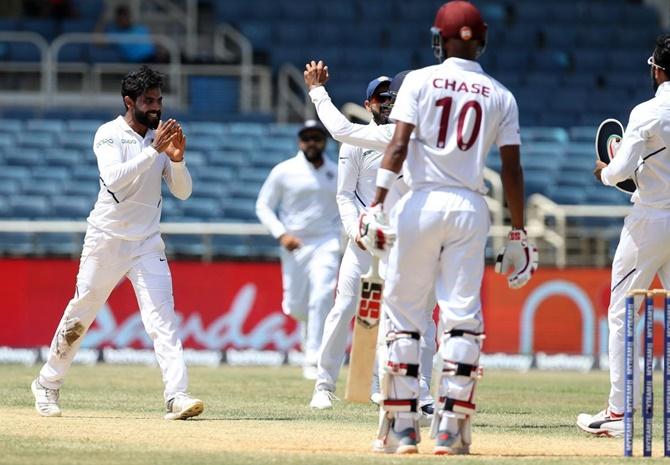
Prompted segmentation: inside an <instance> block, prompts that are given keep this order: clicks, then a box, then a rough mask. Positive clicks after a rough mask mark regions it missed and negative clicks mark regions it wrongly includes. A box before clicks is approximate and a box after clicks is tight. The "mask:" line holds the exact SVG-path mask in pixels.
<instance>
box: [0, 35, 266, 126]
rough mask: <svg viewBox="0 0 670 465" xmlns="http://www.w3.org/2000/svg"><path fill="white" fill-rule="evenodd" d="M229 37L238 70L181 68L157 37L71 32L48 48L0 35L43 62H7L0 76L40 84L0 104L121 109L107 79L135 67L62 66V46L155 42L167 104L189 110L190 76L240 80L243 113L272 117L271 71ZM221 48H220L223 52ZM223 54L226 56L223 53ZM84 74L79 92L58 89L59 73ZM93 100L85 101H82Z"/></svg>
mask: <svg viewBox="0 0 670 465" xmlns="http://www.w3.org/2000/svg"><path fill="white" fill-rule="evenodd" d="M222 30H223V31H227V32H226V34H227V37H235V43H236V44H238V47H239V48H240V51H241V54H242V55H241V60H242V64H240V65H184V64H182V63H181V61H180V60H181V57H180V49H179V46H178V45H177V43H176V42H175V40H174V39H173V38H171V37H169V36H165V35H160V34H154V35H149V36H146V37H137V36H127V35H125V34H107V33H69V34H63V35H61V36H58V37H56V39H54V41H53V42H52V43H51V44H48V43H47V42H46V41H45V40H44V39H43V38H42V36H40V35H39V34H36V33H32V32H0V42H11V43H26V42H27V43H31V44H33V45H34V46H35V47H36V49H37V50H38V51H39V54H40V61H39V62H4V63H3V64H2V70H1V71H2V72H3V73H7V72H11V73H33V74H34V73H37V74H39V77H40V81H39V87H38V88H37V89H36V90H35V91H22V92H17V91H15V90H4V91H0V104H3V103H4V104H7V105H31V106H41V107H43V108H48V107H67V106H77V107H86V106H96V107H100V106H105V105H106V106H114V105H116V106H118V105H119V99H120V97H119V89H118V88H115V89H113V90H107V91H106V90H105V89H104V88H103V84H102V83H103V77H104V76H105V75H109V74H112V73H113V74H125V73H127V72H128V71H129V69H130V67H131V66H134V64H132V63H86V62H60V61H59V54H60V53H61V51H62V49H63V47H66V46H67V45H70V44H90V45H92V46H96V45H98V46H107V45H109V44H111V45H116V44H123V43H146V42H147V41H152V42H153V43H156V44H157V45H160V46H162V47H163V48H164V49H165V50H166V51H167V52H168V54H169V62H168V63H166V64H161V63H157V64H153V65H152V67H153V68H155V69H157V70H159V71H161V72H163V73H166V74H167V75H168V77H169V86H170V89H168V90H167V91H166V92H165V95H164V98H165V103H166V105H168V106H170V107H173V108H185V107H186V106H187V104H188V93H187V89H188V78H189V77H191V76H234V77H238V78H239V79H240V110H241V111H242V112H248V111H258V112H265V113H270V112H272V98H273V97H272V72H271V70H270V68H269V67H267V66H260V65H254V64H253V62H252V60H253V52H252V49H251V44H250V43H249V41H248V40H247V39H246V38H245V37H244V36H241V35H239V33H237V34H238V36H235V33H236V31H234V29H232V28H230V29H228V28H226V27H224V28H222ZM222 47H223V46H222V45H221V44H219V48H220V50H223V48H222ZM221 53H223V52H221ZM63 72H67V73H69V74H74V75H80V76H82V79H81V88H77V89H76V90H74V91H63V90H60V89H59V84H58V83H59V73H63ZM86 96H88V97H90V98H82V97H86Z"/></svg>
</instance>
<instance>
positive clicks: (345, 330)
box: [315, 240, 435, 401]
mask: <svg viewBox="0 0 670 465" xmlns="http://www.w3.org/2000/svg"><path fill="white" fill-rule="evenodd" d="M371 262H372V255H370V253H369V252H367V251H365V250H362V249H361V248H359V247H358V246H357V245H356V243H355V242H354V241H351V240H350V241H349V243H348V245H347V248H346V250H345V251H344V257H342V264H341V265H340V273H339V277H338V280H337V293H336V295H335V305H334V306H333V308H332V309H331V310H330V312H329V313H328V316H327V317H326V323H325V326H324V330H323V340H322V341H321V348H320V349H319V358H318V363H317V369H318V371H317V378H316V384H315V386H316V389H325V390H328V391H332V392H335V388H336V384H337V378H338V376H339V374H340V369H341V367H342V363H343V362H344V356H345V352H346V349H347V345H349V335H350V333H351V331H350V330H349V329H350V325H351V320H352V319H353V318H354V316H355V314H356V304H357V303H358V293H359V287H360V280H361V275H363V274H365V273H367V272H368V270H369V269H370V263H371ZM430 301H431V302H432V305H431V304H429V306H430V308H431V310H432V308H434V307H435V304H434V302H435V301H434V300H433V298H432V296H431V298H430ZM429 313H430V315H429V316H430V318H432V311H431V312H429ZM382 326H383V325H381V324H380V328H381V327H382ZM431 327H432V328H431ZM431 329H432V330H431ZM383 336H384V335H382V337H383ZM433 355H435V325H434V324H433V325H428V329H427V332H426V337H425V338H424V339H422V341H421V398H420V399H421V400H422V401H424V400H425V401H430V400H431V396H430V379H431V376H432V370H433ZM376 372H377V365H375V374H376Z"/></svg>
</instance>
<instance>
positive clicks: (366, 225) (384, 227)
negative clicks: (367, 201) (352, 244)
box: [358, 204, 396, 259]
mask: <svg viewBox="0 0 670 465" xmlns="http://www.w3.org/2000/svg"><path fill="white" fill-rule="evenodd" d="M358 235H359V237H360V239H361V242H362V243H363V245H365V247H366V248H367V249H368V250H369V251H370V253H372V255H374V256H376V257H379V258H381V259H385V258H386V256H387V255H388V252H389V250H391V247H393V244H394V243H395V238H396V234H395V232H394V231H393V229H392V228H391V226H390V225H389V222H388V218H387V216H386V213H384V211H383V210H382V204H377V205H375V206H374V207H370V208H369V209H368V211H366V212H363V213H361V216H359V217H358Z"/></svg>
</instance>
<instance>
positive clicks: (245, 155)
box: [208, 150, 251, 170]
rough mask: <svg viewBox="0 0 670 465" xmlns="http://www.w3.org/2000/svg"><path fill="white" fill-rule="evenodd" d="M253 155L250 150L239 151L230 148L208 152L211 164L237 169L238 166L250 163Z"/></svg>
mask: <svg viewBox="0 0 670 465" xmlns="http://www.w3.org/2000/svg"><path fill="white" fill-rule="evenodd" d="M250 157H251V155H250V153H249V152H238V151H233V150H231V151H228V150H217V151H215V152H209V153H208V160H209V164H210V165H211V166H214V167H223V168H228V169H232V170H236V169H237V168H238V167H240V166H243V165H246V164H248V163H249V159H250Z"/></svg>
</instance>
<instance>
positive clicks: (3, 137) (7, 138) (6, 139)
mask: <svg viewBox="0 0 670 465" xmlns="http://www.w3.org/2000/svg"><path fill="white" fill-rule="evenodd" d="M15 146H16V137H14V134H10V133H7V132H0V147H4V148H6V149H10V150H13V149H15Z"/></svg>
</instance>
